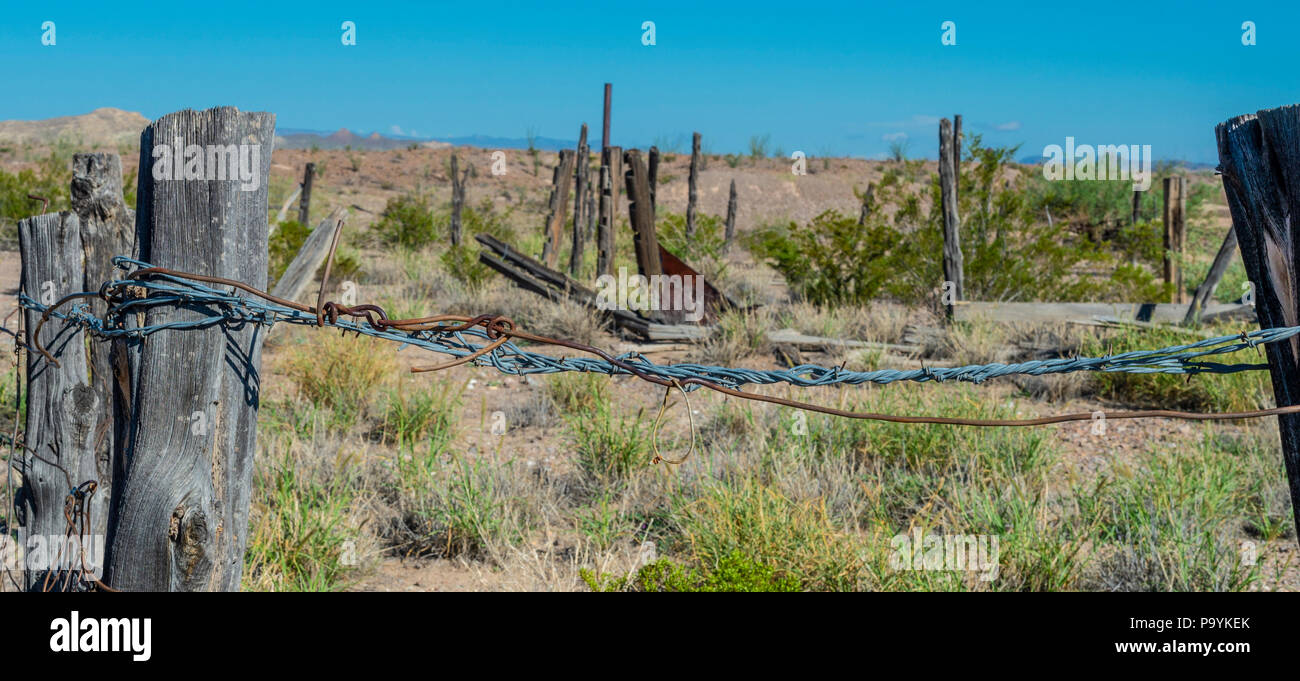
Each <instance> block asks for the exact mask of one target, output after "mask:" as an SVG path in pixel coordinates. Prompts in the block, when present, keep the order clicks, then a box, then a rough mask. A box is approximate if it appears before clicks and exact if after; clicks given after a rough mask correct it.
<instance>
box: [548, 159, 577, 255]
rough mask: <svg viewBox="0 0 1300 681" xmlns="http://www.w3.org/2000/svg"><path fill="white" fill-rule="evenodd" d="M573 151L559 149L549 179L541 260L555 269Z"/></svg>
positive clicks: (569, 181) (570, 176)
mask: <svg viewBox="0 0 1300 681" xmlns="http://www.w3.org/2000/svg"><path fill="white" fill-rule="evenodd" d="M573 163H574V153H573V150H572V149H561V150H560V161H559V163H557V164H556V166H555V176H554V177H553V178H552V179H551V201H550V208H549V210H548V212H547V215H546V226H545V229H546V241H545V243H543V244H542V260H543V261H544V262H545V263H546V266H547V267H549V268H551V269H555V264H556V263H557V262H559V259H560V243H561V240H562V239H563V238H564V214H565V211H566V210H567V209H568V203H569V184H570V183H571V182H572V181H573Z"/></svg>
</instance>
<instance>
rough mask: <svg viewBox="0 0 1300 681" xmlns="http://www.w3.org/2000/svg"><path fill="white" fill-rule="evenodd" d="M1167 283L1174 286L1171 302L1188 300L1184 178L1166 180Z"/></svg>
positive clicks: (1165, 273)
mask: <svg viewBox="0 0 1300 681" xmlns="http://www.w3.org/2000/svg"><path fill="white" fill-rule="evenodd" d="M1164 187H1165V210H1164V229H1165V267H1164V275H1165V283H1166V284H1169V285H1171V286H1173V295H1172V296H1171V297H1170V299H1169V302H1171V303H1181V302H1183V299H1184V298H1186V297H1187V296H1186V294H1185V293H1184V292H1183V266H1182V255H1183V241H1184V236H1185V234H1186V229H1187V223H1186V221H1185V220H1184V214H1185V213H1186V209H1187V193H1186V191H1184V188H1185V187H1186V183H1185V181H1184V178H1182V177H1166V178H1165V184H1164Z"/></svg>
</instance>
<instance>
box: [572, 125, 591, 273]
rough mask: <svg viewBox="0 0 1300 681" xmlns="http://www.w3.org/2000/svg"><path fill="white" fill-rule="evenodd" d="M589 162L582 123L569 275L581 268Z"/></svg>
mask: <svg viewBox="0 0 1300 681" xmlns="http://www.w3.org/2000/svg"><path fill="white" fill-rule="evenodd" d="M590 162H591V150H590V149H589V148H588V147H587V124H586V123H583V124H582V130H580V131H579V133H578V162H577V170H576V171H575V173H574V190H573V247H572V248H571V249H569V275H570V276H573V277H577V276H578V270H580V269H582V251H583V236H584V235H585V232H586V228H585V226H584V225H583V219H584V214H583V212H584V211H585V210H586V207H587V165H588V164H589V163H590Z"/></svg>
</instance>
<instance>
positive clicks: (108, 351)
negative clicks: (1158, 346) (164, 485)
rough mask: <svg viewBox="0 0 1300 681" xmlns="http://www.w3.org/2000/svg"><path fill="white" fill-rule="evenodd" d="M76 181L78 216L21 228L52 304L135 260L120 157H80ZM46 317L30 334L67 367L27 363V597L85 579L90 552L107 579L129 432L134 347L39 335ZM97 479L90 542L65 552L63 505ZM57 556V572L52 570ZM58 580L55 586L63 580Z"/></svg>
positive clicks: (34, 277) (76, 333)
mask: <svg viewBox="0 0 1300 681" xmlns="http://www.w3.org/2000/svg"><path fill="white" fill-rule="evenodd" d="M72 173H73V177H72V187H71V199H72V201H71V203H72V211H69V212H64V213H59V214H53V215H41V216H37V217H33V218H29V219H26V220H21V221H19V224H18V227H19V230H18V231H19V240H20V249H21V251H22V284H21V285H22V289H23V292H24V293H25V294H26V295H28V296H30V297H31V298H33V299H35V300H37V301H38V302H41V303H43V304H46V305H48V304H51V303H54V302H55V301H57V300H58V299H59V298H62V297H63V296H65V295H68V294H69V293H76V292H79V291H84V290H86V289H87V288H91V289H94V288H95V287H98V286H99V284H100V283H101V282H104V281H107V280H109V279H112V278H115V277H114V272H113V268H112V264H111V263H112V257H113V256H114V255H118V254H130V253H131V243H132V240H133V237H134V221H135V220H134V213H133V211H131V209H130V208H128V207H127V206H126V203H125V202H124V201H123V199H122V161H121V159H119V158H118V157H117V155H116V154H107V153H94V154H76V155H74V156H73V162H72ZM78 302H82V303H83V304H86V305H89V306H90V308H91V312H92V313H94V314H103V313H104V311H105V307H104V303H103V302H102V301H100V300H97V299H90V300H83V301H78ZM40 317H41V315H40V314H39V313H36V312H34V311H32V310H26V311H25V312H24V323H25V326H26V328H27V329H28V333H29V334H32V335H34V336H36V339H37V340H38V341H39V342H40V343H41V345H42V347H44V348H46V350H47V351H49V352H50V354H51V355H52V356H53V357H54V358H55V359H56V360H57V362H58V365H57V366H56V365H55V364H54V363H51V362H49V361H47V360H46V358H45V357H43V356H41V355H39V354H35V353H29V354H28V356H27V366H26V371H27V381H28V394H27V404H28V408H27V421H26V424H25V431H24V432H25V440H26V443H25V444H26V445H27V447H28V448H30V449H31V450H32V452H34V453H35V456H32V455H31V454H30V453H27V452H24V454H23V456H22V457H21V459H22V462H23V463H22V466H21V472H22V473H23V487H22V490H21V492H20V493H19V495H18V498H17V499H15V505H16V506H17V507H18V508H19V509H20V513H21V522H20V525H21V528H22V529H21V531H22V536H21V537H20V540H21V542H22V543H23V545H25V546H27V545H28V544H27V541H28V539H30V538H31V537H33V536H39V537H40V539H39V540H38V541H39V542H40V544H39V545H38V547H30V546H29V548H36V549H37V552H35V553H34V554H33V556H32V557H38V558H39V559H40V560H39V561H38V562H41V563H43V565H41V566H40V567H39V568H36V569H34V570H32V571H28V572H26V573H25V581H26V584H25V585H24V586H25V588H27V589H41V588H43V586H44V582H45V579H46V576H47V575H50V573H51V572H57V571H59V570H72V571H79V570H81V569H82V564H81V554H82V553H84V554H85V556H86V558H87V562H86V565H85V567H86V568H88V569H89V570H90V571H91V572H92V573H94V575H95V577H97V578H98V577H102V576H103V568H104V549H105V542H106V536H107V531H108V517H109V509H110V508H111V506H112V503H111V502H112V488H113V484H114V481H115V480H116V479H117V478H118V477H119V475H120V472H121V469H120V467H121V464H122V460H123V455H124V446H125V435H126V429H125V428H124V427H123V424H124V421H125V418H126V415H127V413H128V412H129V408H128V405H126V403H125V400H126V397H127V394H126V390H125V389H124V385H123V383H121V382H119V379H125V378H127V375H128V374H129V371H128V370H127V369H126V363H127V356H126V350H125V348H124V343H123V342H122V341H114V342H111V343H107V342H102V341H95V342H91V343H89V344H86V343H85V342H84V341H83V339H84V335H83V332H82V331H81V330H80V329H79V328H77V327H75V326H64V325H63V324H62V323H60V322H59V321H57V320H55V321H53V322H51V323H47V324H45V325H44V326H43V327H42V328H41V332H40V333H39V334H36V333H35V331H36V327H37V325H38V322H39V320H40ZM38 457H39V458H38ZM41 459H44V460H45V461H42V460H41ZM47 462H53V463H55V464H57V466H55V465H50V463H47ZM60 467H61V468H62V469H63V470H60ZM65 470H66V471H67V476H65V475H64V471H65ZM88 480H94V481H95V482H96V483H97V488H96V492H95V493H94V494H93V495H92V496H91V497H90V502H89V506H90V515H89V520H90V523H89V526H88V527H86V528H85V533H86V537H85V538H84V540H82V539H78V541H76V542H75V543H74V544H73V545H71V546H56V543H58V542H61V540H62V537H63V535H64V532H65V530H66V528H67V521H66V519H65V517H64V507H63V504H64V498H65V497H66V496H67V494H68V489H69V488H70V486H76V485H79V484H81V483H83V482H86V481H88ZM40 547H43V549H42V548H40ZM60 550H62V554H61V555H60V554H59V552H60ZM41 554H43V555H41ZM56 555H57V556H58V557H59V561H58V563H57V564H55V563H53V562H52V560H53V559H54V558H55V557H56ZM46 559H49V560H46ZM50 576H51V582H54V581H57V580H55V579H54V575H50Z"/></svg>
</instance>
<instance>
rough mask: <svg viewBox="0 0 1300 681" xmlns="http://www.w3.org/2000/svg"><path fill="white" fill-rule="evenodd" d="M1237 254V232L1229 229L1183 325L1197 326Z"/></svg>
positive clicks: (1193, 299)
mask: <svg viewBox="0 0 1300 681" xmlns="http://www.w3.org/2000/svg"><path fill="white" fill-rule="evenodd" d="M1236 253H1237V230H1235V229H1232V228H1229V229H1228V235H1227V236H1225V237H1223V245H1221V246H1219V252H1218V253H1217V254H1215V256H1214V264H1213V265H1211V266H1210V271H1209V273H1208V274H1206V275H1205V281H1203V282H1201V285H1200V286H1198V287H1196V295H1194V296H1192V303H1191V304H1190V305H1188V306H1187V314H1186V315H1185V316H1184V317H1183V324H1189V325H1190V324H1195V323H1196V322H1197V321H1198V320H1199V319H1200V317H1201V311H1202V310H1204V309H1205V306H1206V305H1208V304H1209V302H1210V296H1211V295H1214V289H1215V288H1216V287H1217V286H1218V285H1219V280H1220V279H1222V278H1223V273H1224V272H1226V271H1228V265H1229V263H1231V262H1232V256H1233V255H1235V254H1236Z"/></svg>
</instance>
